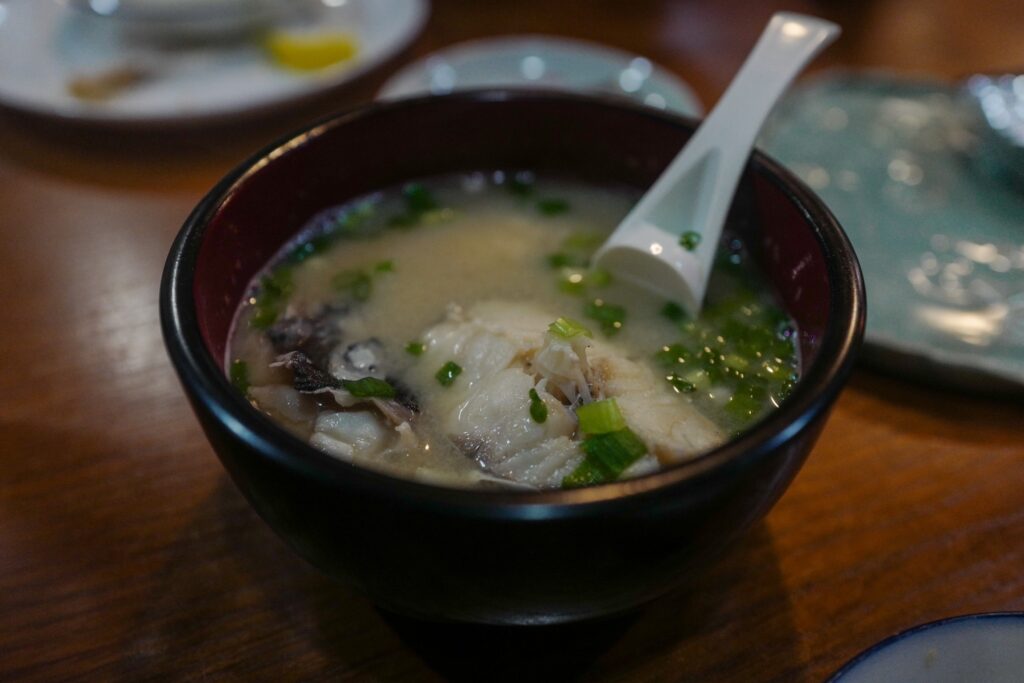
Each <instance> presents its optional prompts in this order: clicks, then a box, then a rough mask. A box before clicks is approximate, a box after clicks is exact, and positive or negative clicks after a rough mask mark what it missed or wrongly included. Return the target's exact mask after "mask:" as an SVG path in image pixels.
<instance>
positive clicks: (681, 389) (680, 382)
mask: <svg viewBox="0 0 1024 683" xmlns="http://www.w3.org/2000/svg"><path fill="white" fill-rule="evenodd" d="M665 379H666V380H668V383H669V384H671V385H672V388H673V389H675V390H676V391H677V392H678V393H680V394H692V393H693V392H695V391H697V385H696V384H694V383H693V382H687V381H686V380H685V379H683V378H682V377H680V376H679V375H677V374H675V373H672V374H671V375H668V376H667V377H665Z"/></svg>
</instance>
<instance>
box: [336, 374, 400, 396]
mask: <svg viewBox="0 0 1024 683" xmlns="http://www.w3.org/2000/svg"><path fill="white" fill-rule="evenodd" d="M341 386H343V387H345V390H346V391H348V393H350V394H352V395H353V396H355V397H356V398H394V397H395V388H394V387H393V386H391V384H389V383H388V382H386V381H384V380H382V379H377V378H376V377H363V378H362V379H355V380H350V379H343V380H341Z"/></svg>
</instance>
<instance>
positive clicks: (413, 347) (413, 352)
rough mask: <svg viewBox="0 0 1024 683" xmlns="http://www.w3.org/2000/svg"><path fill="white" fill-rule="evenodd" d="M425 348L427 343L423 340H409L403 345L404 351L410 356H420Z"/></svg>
mask: <svg viewBox="0 0 1024 683" xmlns="http://www.w3.org/2000/svg"><path fill="white" fill-rule="evenodd" d="M426 350H427V345H426V344H424V343H423V342H418V341H411V342H409V343H408V344H406V345H405V352H406V353H407V354H409V355H410V356H422V355H423V352H424V351H426Z"/></svg>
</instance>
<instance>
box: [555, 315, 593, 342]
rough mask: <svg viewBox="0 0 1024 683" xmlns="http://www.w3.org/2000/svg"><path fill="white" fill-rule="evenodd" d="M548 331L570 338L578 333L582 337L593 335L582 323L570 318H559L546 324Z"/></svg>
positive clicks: (557, 335) (563, 337)
mask: <svg viewBox="0 0 1024 683" xmlns="http://www.w3.org/2000/svg"><path fill="white" fill-rule="evenodd" d="M548 332H550V333H551V334H553V335H555V336H556V337H561V338H562V339H572V338H573V337H578V336H580V335H583V336H584V337H593V336H594V333H593V332H591V331H590V330H589V329H587V327H586V326H585V325H584V324H583V323H580V322H577V321H575V320H573V319H572V318H559V319H558V320H556V321H555V322H553V323H551V324H550V325H548Z"/></svg>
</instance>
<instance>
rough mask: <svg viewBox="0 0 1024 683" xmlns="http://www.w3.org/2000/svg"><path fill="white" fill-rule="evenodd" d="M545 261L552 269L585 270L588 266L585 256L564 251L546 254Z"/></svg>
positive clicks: (588, 262) (588, 260)
mask: <svg viewBox="0 0 1024 683" xmlns="http://www.w3.org/2000/svg"><path fill="white" fill-rule="evenodd" d="M547 261H548V265H549V266H551V267H552V268H586V267H587V266H588V265H589V264H590V259H589V258H587V257H586V256H584V255H582V254H574V253H569V252H565V251H556V252H555V253H553V254H548V257H547Z"/></svg>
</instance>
